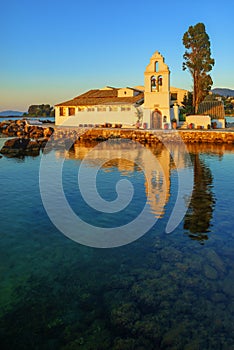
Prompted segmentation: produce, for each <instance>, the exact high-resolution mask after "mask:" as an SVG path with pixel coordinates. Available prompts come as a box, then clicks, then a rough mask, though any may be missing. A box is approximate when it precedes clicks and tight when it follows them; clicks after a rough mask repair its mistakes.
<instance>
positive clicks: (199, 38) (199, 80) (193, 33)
mask: <svg viewBox="0 0 234 350" xmlns="http://www.w3.org/2000/svg"><path fill="white" fill-rule="evenodd" d="M183 44H184V46H185V48H186V51H185V53H184V55H183V58H184V62H183V70H186V69H188V70H189V72H190V73H191V75H192V78H193V106H194V108H195V113H197V110H198V105H199V103H200V102H201V101H202V100H203V99H204V98H205V96H206V95H207V94H208V92H209V90H210V89H211V86H212V84H213V81H212V78H211V76H210V75H209V74H208V72H210V71H211V70H212V66H213V65H214V63H215V61H214V59H213V58H211V50H210V39H209V36H208V34H207V33H206V28H205V25H204V24H203V23H197V24H196V25H195V26H190V27H189V29H188V31H187V32H186V33H184V36H183Z"/></svg>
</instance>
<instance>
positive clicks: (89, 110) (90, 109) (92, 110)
mask: <svg viewBox="0 0 234 350" xmlns="http://www.w3.org/2000/svg"><path fill="white" fill-rule="evenodd" d="M94 111H95V109H94V107H88V108H87V112H94Z"/></svg>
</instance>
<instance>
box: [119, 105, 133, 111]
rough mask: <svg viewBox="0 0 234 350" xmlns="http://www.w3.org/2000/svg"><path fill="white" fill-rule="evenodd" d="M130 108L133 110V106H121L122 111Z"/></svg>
mask: <svg viewBox="0 0 234 350" xmlns="http://www.w3.org/2000/svg"><path fill="white" fill-rule="evenodd" d="M130 110H131V106H121V112H126V111H130Z"/></svg>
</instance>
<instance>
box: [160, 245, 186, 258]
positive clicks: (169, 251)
mask: <svg viewBox="0 0 234 350" xmlns="http://www.w3.org/2000/svg"><path fill="white" fill-rule="evenodd" d="M160 254H161V259H162V260H164V261H167V262H172V261H173V262H175V261H181V259H182V253H181V252H180V251H179V250H178V249H176V248H174V247H165V248H164V249H162V250H161V251H160Z"/></svg>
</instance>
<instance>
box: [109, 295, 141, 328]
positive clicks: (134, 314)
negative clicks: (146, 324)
mask: <svg viewBox="0 0 234 350" xmlns="http://www.w3.org/2000/svg"><path fill="white" fill-rule="evenodd" d="M139 318H140V312H139V311H138V309H137V308H136V305H135V304H134V303H131V302H127V303H125V304H122V305H121V306H119V307H116V308H114V309H113V310H112V311H111V321H112V323H113V324H114V325H115V326H117V327H119V328H120V329H122V330H125V331H126V330H130V331H131V330H132V328H133V326H134V323H135V322H136V321H137V320H138V319H139Z"/></svg>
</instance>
